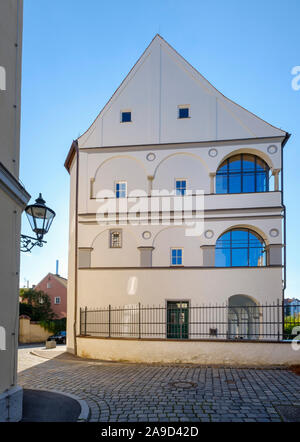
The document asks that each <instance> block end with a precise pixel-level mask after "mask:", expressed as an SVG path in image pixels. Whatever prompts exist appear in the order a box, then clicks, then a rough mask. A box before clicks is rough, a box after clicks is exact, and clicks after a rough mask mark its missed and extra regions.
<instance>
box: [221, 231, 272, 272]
mask: <svg viewBox="0 0 300 442" xmlns="http://www.w3.org/2000/svg"><path fill="white" fill-rule="evenodd" d="M265 265H266V253H265V243H264V241H263V240H262V238H261V237H260V236H259V235H257V233H255V232H253V231H252V230H249V229H232V230H230V231H229V232H226V233H224V234H223V235H222V236H220V238H219V239H218V240H217V243H216V256H215V266H216V267H257V266H265Z"/></svg>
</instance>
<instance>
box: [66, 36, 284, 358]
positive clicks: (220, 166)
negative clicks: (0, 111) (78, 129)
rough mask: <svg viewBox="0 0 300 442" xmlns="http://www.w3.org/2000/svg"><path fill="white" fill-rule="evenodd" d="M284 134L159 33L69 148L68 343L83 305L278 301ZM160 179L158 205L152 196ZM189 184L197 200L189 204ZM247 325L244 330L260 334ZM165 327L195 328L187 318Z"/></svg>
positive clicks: (281, 273)
mask: <svg viewBox="0 0 300 442" xmlns="http://www.w3.org/2000/svg"><path fill="white" fill-rule="evenodd" d="M288 138H289V134H288V133H286V132H285V131H283V130H281V129H278V128H276V127H274V126H272V125H271V124H268V123H267V122H265V121H263V120H262V119H261V118H259V117H257V116H256V115H254V114H252V113H251V112H249V111H247V110H246V109H244V108H243V107H241V106H239V105H238V104H236V103H234V102H232V101H231V100H230V99H228V98H226V97H225V96H224V95H222V94H221V93H220V92H219V91H218V90H216V89H215V88H214V87H213V86H212V85H211V84H210V83H209V82H208V81H207V80H206V79H205V78H204V77H203V76H202V75H201V74H200V73H199V72H197V71H196V70H195V69H194V68H193V67H192V66H191V65H190V64H189V63H188V62H187V61H186V60H185V59H184V58H183V57H182V56H181V55H179V54H178V53H177V52H176V51H175V50H174V49H173V48H172V47H171V46H170V45H169V44H168V43H167V42H166V41H165V40H164V39H163V38H162V37H161V36H159V35H156V36H155V38H154V39H153V40H152V42H151V43H150V45H149V46H148V48H147V49H146V50H145V52H144V53H143V55H142V56H141V57H140V59H139V60H138V61H137V63H136V64H135V66H134V67H133V68H132V70H131V71H130V72H129V74H128V75H127V77H126V78H125V79H124V81H123V82H122V84H121V85H120V87H119V88H118V89H117V90H116V92H115V93H114V95H113V96H112V97H111V99H110V100H109V102H108V103H107V104H106V105H105V107H104V108H103V109H102V111H101V112H100V114H99V115H98V117H97V118H96V120H95V121H94V122H93V124H92V125H91V126H90V128H89V129H88V130H87V131H86V132H85V133H84V134H83V135H82V136H80V137H79V138H78V140H76V141H74V142H73V144H72V146H71V149H70V151H69V154H68V156H67V159H66V163H65V166H66V168H67V170H68V171H69V173H70V180H71V193H70V237H69V275H68V331H67V333H68V350H69V351H71V352H76V339H75V334H76V335H78V334H79V333H80V331H81V332H82V330H80V318H79V316H80V309H81V308H84V307H86V306H87V307H88V308H97V307H105V308H106V307H108V306H109V305H111V306H121V307H124V306H128V305H130V306H132V305H135V306H136V305H139V303H140V304H141V305H148V304H151V305H155V306H158V305H161V306H167V307H168V308H170V309H172V313H173V316H172V315H170V317H169V316H168V318H166V322H170V323H171V321H172V320H174V318H175V321H176V320H177V319H178V318H179V322H180V321H181V322H184V321H185V322H188V321H189V318H188V316H185V309H186V308H187V306H188V307H193V306H195V305H197V304H199V305H200V304H209V303H211V304H212V305H214V304H217V303H218V304H221V303H228V304H229V305H232V306H235V305H253V306H260V305H262V304H263V303H273V302H278V300H280V302H281V301H282V296H283V288H284V284H285V282H284V275H285V272H284V265H285V264H284V260H283V258H282V257H284V249H283V248H284V228H283V226H284V216H285V210H284V204H283V193H282V180H281V177H282V156H283V154H282V152H283V147H284V145H285V143H286V141H287V140H288ZM162 191H163V192H164V195H165V196H164V198H163V203H162V205H161V206H160V207H158V206H156V205H155V204H156V203H157V200H158V198H157V199H156V200H155V199H154V198H150V196H151V195H153V194H156V193H157V192H162ZM172 195H173V196H172ZM188 195H193V197H192V198H191V199H192V201H193V206H192V207H189V208H188V209H186V210H182V208H181V207H180V201H181V200H182V199H184V198H187V196H188ZM195 195H197V196H195ZM174 196H177V197H178V198H177V199H176V198H174ZM133 197H141V198H140V199H136V200H134V199H133ZM183 197H184V198H183ZM171 200H172V201H174V200H176V204H177V205H176V204H175V206H171V207H170V210H168V207H167V206H168V202H170V201H171ZM178 202H179V203H178ZM151 204H153V205H152V206H151ZM178 204H179V205H178ZM126 205H127V206H126ZM203 209H204V210H203ZM180 220H181V221H182V223H181V224H180ZM187 222H189V224H187ZM177 307H178V309H179V310H178V311H180V314H182V316H180V317H179V316H178V315H177V310H176V309H177ZM239 314H241V315H242V316H243V314H244V313H240V312H237V317H236V318H234V319H233V320H232V321H231V325H230V327H233V328H235V330H237V328H238V327H239V326H240V327H241V325H240V323H241V322H243V321H245V318H244V317H242V316H241V317H239ZM176 315H177V316H176ZM176 318H177V319H176ZM120 321H121V322H124V321H125V322H126V320H124V318H123V319H122V318H121V319H120ZM166 325H167V324H166ZM168 326H169V324H168ZM243 327H244V328H243V330H241V329H240V330H239V331H238V332H237V333H238V334H239V335H243V337H244V338H245V337H251V336H250V335H251V333H252V334H253V335H256V333H254V331H253V330H252V331H251V330H249V329H247V326H243ZM160 330H162V329H160ZM163 330H164V331H162V333H163V334H164V336H161V335H160V336H159V337H166V338H168V337H173V338H180V337H183V338H189V337H197V336H196V334H195V333H193V330H191V327H190V326H187V328H186V329H185V330H184V332H183V333H182V330H181V332H180V335H177V334H176V333H177V332H176V330H175V331H174V330H173V332H174V335H173V336H168V333H169V332H168V327H167V326H166V327H165V328H164V329H163ZM210 333H211V335H212V336H214V335H215V334H216V333H218V331H216V330H210ZM232 333H233V332H232ZM233 334H234V333H233ZM100 336H101V335H100Z"/></svg>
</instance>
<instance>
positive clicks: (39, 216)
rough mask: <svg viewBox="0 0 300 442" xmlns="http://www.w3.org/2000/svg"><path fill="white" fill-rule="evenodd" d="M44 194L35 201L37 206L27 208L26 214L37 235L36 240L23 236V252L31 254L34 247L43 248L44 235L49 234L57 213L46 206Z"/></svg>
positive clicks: (32, 205)
mask: <svg viewBox="0 0 300 442" xmlns="http://www.w3.org/2000/svg"><path fill="white" fill-rule="evenodd" d="M45 203H46V201H44V200H43V197H42V194H41V193H40V194H39V197H38V198H37V199H36V200H35V204H31V205H29V206H27V207H26V209H25V212H26V215H27V218H28V221H29V223H30V226H31V229H32V230H33V232H34V233H35V234H36V238H33V237H32V236H27V235H21V252H30V251H31V249H32V248H33V247H34V246H39V247H43V244H45V243H46V241H43V237H44V235H46V233H48V231H49V229H50V226H51V224H52V221H53V219H54V217H55V212H54V210H52V209H49V207H47V206H46V204H45Z"/></svg>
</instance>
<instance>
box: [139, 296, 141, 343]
mask: <svg viewBox="0 0 300 442" xmlns="http://www.w3.org/2000/svg"><path fill="white" fill-rule="evenodd" d="M139 339H141V303H140V302H139Z"/></svg>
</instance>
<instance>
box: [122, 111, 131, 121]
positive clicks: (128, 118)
mask: <svg viewBox="0 0 300 442" xmlns="http://www.w3.org/2000/svg"><path fill="white" fill-rule="evenodd" d="M131 121H132V120H131V111H122V112H121V123H130V122H131Z"/></svg>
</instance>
